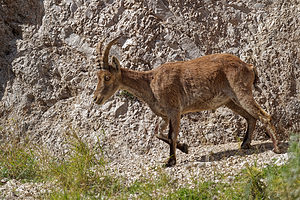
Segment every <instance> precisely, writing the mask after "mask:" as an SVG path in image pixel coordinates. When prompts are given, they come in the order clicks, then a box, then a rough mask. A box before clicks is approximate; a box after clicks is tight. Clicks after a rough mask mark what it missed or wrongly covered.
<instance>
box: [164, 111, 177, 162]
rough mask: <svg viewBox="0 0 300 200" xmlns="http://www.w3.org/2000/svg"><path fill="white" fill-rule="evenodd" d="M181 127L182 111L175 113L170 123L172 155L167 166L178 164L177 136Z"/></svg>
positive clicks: (169, 137) (169, 136)
mask: <svg viewBox="0 0 300 200" xmlns="http://www.w3.org/2000/svg"><path fill="white" fill-rule="evenodd" d="M179 127H180V113H174V114H173V115H172V116H171V117H170V123H169V134H168V139H169V142H170V157H169V160H168V162H167V164H166V166H167V167H171V166H174V165H175V164H176V146H177V136H178V133H179Z"/></svg>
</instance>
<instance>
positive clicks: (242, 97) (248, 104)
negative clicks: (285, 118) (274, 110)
mask: <svg viewBox="0 0 300 200" xmlns="http://www.w3.org/2000/svg"><path fill="white" fill-rule="evenodd" d="M236 95H237V100H238V103H240V105H241V106H242V107H243V108H244V109H245V110H246V111H247V112H248V113H249V114H250V115H252V116H253V117H254V118H255V119H259V120H260V121H261V122H262V123H263V124H264V125H265V127H266V131H267V132H268V134H269V136H270V137H271V139H272V142H273V145H274V152H275V153H280V151H279V148H278V141H277V137H276V131H275V127H274V125H273V124H272V123H271V116H270V115H269V114H268V113H266V112H265V111H264V110H263V109H262V108H261V107H260V106H259V105H258V104H257V103H256V102H255V100H254V98H253V96H252V92H251V90H250V94H249V91H247V92H241V91H240V93H236Z"/></svg>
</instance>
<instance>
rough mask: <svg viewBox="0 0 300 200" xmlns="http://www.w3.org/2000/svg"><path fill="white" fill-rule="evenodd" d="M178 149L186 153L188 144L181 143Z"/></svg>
mask: <svg viewBox="0 0 300 200" xmlns="http://www.w3.org/2000/svg"><path fill="white" fill-rule="evenodd" d="M179 150H180V151H182V152H183V153H186V154H188V153H189V146H188V145H187V144H185V143H183V144H181V145H180V147H179Z"/></svg>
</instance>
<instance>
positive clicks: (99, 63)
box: [96, 37, 106, 68]
mask: <svg viewBox="0 0 300 200" xmlns="http://www.w3.org/2000/svg"><path fill="white" fill-rule="evenodd" d="M105 39H106V37H104V38H103V39H102V40H101V41H100V42H98V44H97V46H96V52H97V54H98V55H97V62H98V65H99V67H100V68H101V67H103V58H102V56H103V55H102V47H103V43H104V41H105Z"/></svg>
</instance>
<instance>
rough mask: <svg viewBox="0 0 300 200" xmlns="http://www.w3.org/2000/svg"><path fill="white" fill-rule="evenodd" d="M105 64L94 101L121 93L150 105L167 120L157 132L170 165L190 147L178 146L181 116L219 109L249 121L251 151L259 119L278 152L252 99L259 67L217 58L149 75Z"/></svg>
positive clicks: (272, 131) (247, 144)
mask: <svg viewBox="0 0 300 200" xmlns="http://www.w3.org/2000/svg"><path fill="white" fill-rule="evenodd" d="M111 44H112V43H110V45H111ZM109 48H110V47H109ZM109 48H108V50H109ZM106 60H107V59H106ZM104 65H105V67H103V69H101V70H100V71H99V72H98V74H97V76H98V85H97V88H96V90H95V93H94V100H95V102H96V103H98V104H102V103H104V102H105V101H106V100H107V99H108V98H109V97H111V96H112V95H113V94H114V93H115V92H116V91H117V90H119V89H124V90H127V91H129V92H130V93H132V94H133V95H135V96H137V97H138V98H140V99H142V100H143V101H144V102H146V103H147V104H148V105H149V107H150V108H151V110H152V111H153V112H154V113H155V114H156V115H158V116H160V117H161V118H162V119H163V121H164V122H163V123H162V124H161V125H159V124H157V125H156V128H155V133H156V135H157V137H158V138H159V139H161V140H162V141H164V142H166V143H168V144H169V145H170V158H169V160H168V162H167V166H173V165H175V164H176V151H175V149H176V148H178V149H180V150H181V151H183V152H185V153H188V146H187V145H186V144H182V143H179V142H177V136H178V133H179V129H180V117H181V115H182V114H185V113H189V112H198V111H203V110H215V109H217V108H218V107H220V106H223V105H225V106H227V107H228V108H230V109H231V110H233V111H234V112H235V113H237V114H239V115H241V116H242V117H244V118H245V119H246V120H247V124H248V126H247V131H246V135H245V137H244V140H243V143H242V148H250V143H251V138H252V133H253V131H254V129H255V125H256V121H257V119H260V120H261V121H262V122H263V123H264V124H265V126H266V128H267V132H268V135H269V136H270V137H271V139H272V141H273V144H274V151H275V152H277V153H279V149H278V146H277V139H276V132H275V128H274V126H273V125H272V123H271V117H270V115H268V114H267V113H266V112H265V111H264V110H263V109H262V108H261V107H260V106H259V105H258V104H257V103H256V102H255V100H254V98H253V95H252V86H253V83H254V81H255V79H256V71H255V68H254V67H253V66H252V65H249V64H246V63H245V62H243V61H241V60H240V59H239V58H238V57H236V56H233V55H231V54H213V55H207V56H203V57H200V58H197V59H194V60H189V61H181V62H171V63H165V64H163V65H161V66H159V67H157V68H155V69H153V70H151V71H146V72H141V71H133V70H129V69H125V68H121V67H120V63H119V62H118V61H117V59H116V58H115V57H113V58H112V62H111V63H110V64H109V63H106V64H105V63H104ZM105 77H106V80H105ZM108 79H109V80H108ZM167 125H169V133H168V136H164V135H163V134H160V135H159V134H158V132H159V131H163V130H164V129H165V128H166V127H167Z"/></svg>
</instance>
